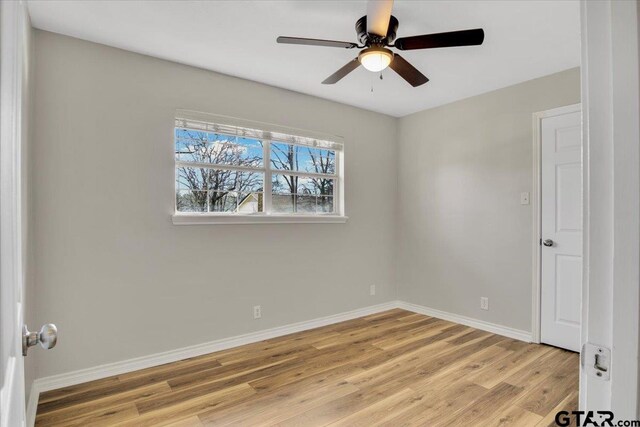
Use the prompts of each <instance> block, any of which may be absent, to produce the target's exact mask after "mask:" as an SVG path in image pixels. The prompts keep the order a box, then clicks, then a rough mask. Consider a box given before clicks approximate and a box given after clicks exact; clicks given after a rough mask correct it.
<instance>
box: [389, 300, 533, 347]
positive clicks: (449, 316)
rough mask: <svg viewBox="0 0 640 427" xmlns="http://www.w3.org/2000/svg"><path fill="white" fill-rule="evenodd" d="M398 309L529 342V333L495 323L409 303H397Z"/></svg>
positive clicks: (530, 339) (530, 338) (530, 337)
mask: <svg viewBox="0 0 640 427" xmlns="http://www.w3.org/2000/svg"><path fill="white" fill-rule="evenodd" d="M398 308H402V309H403V310H408V311H413V312H414V313H419V314H424V315H426V316H431V317H437V318H438V319H442V320H448V321H449V322H455V323H459V324H461V325H465V326H470V327H472V328H476V329H481V330H483V331H487V332H491V333H493V334H497V335H502V336H505V337H509V338H513V339H516V340H519V341H525V342H531V341H532V336H531V332H529V331H523V330H520V329H514V328H510V327H508V326H502V325H498V324H495V323H490V322H485V321H483V320H478V319H472V318H471V317H466V316H461V315H459V314H454V313H449V312H446V311H441V310H436V309H435V308H429V307H425V306H423V305H418V304H412V303H409V302H404V301H398Z"/></svg>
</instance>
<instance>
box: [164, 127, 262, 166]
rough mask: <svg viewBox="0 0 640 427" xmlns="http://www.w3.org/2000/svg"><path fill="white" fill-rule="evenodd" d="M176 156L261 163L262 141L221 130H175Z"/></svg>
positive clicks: (236, 163)
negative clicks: (212, 131) (214, 131)
mask: <svg viewBox="0 0 640 427" xmlns="http://www.w3.org/2000/svg"><path fill="white" fill-rule="evenodd" d="M175 138H176V160H180V161H183V162H198V163H215V164H220V165H233V166H247V167H262V166H263V151H262V141H259V140H256V139H251V138H244V137H236V136H231V135H224V134H219V133H211V132H202V131H195V130H191V129H179V128H176V130H175Z"/></svg>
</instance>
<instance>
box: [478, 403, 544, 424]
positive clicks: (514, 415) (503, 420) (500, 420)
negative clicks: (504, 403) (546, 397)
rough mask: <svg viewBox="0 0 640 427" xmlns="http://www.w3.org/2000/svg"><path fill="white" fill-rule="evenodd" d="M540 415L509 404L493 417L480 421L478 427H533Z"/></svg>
mask: <svg viewBox="0 0 640 427" xmlns="http://www.w3.org/2000/svg"><path fill="white" fill-rule="evenodd" d="M540 420H542V417H541V416H540V415H538V414H534V413H533V412H529V411H527V410H525V409H522V408H520V407H519V406H509V407H508V408H507V409H505V410H504V411H501V412H500V413H498V414H497V415H496V416H495V417H493V418H491V419H489V420H487V421H484V422H481V423H479V424H478V427H507V426H513V427H533V426H535V425H537V424H538V423H539V422H540Z"/></svg>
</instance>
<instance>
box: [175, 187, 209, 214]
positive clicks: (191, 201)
mask: <svg viewBox="0 0 640 427" xmlns="http://www.w3.org/2000/svg"><path fill="white" fill-rule="evenodd" d="M176 209H177V210H178V212H206V211H207V192H206V191H190V190H179V191H177V192H176Z"/></svg>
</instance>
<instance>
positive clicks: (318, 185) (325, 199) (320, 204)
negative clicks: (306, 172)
mask: <svg viewBox="0 0 640 427" xmlns="http://www.w3.org/2000/svg"><path fill="white" fill-rule="evenodd" d="M334 184H335V180H334V179H324V178H323V179H318V178H308V177H299V176H292V175H285V174H273V175H272V182H271V189H272V199H271V206H272V209H273V212H274V213H299V214H313V213H333V212H334V207H333V197H332V196H333V188H334Z"/></svg>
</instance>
